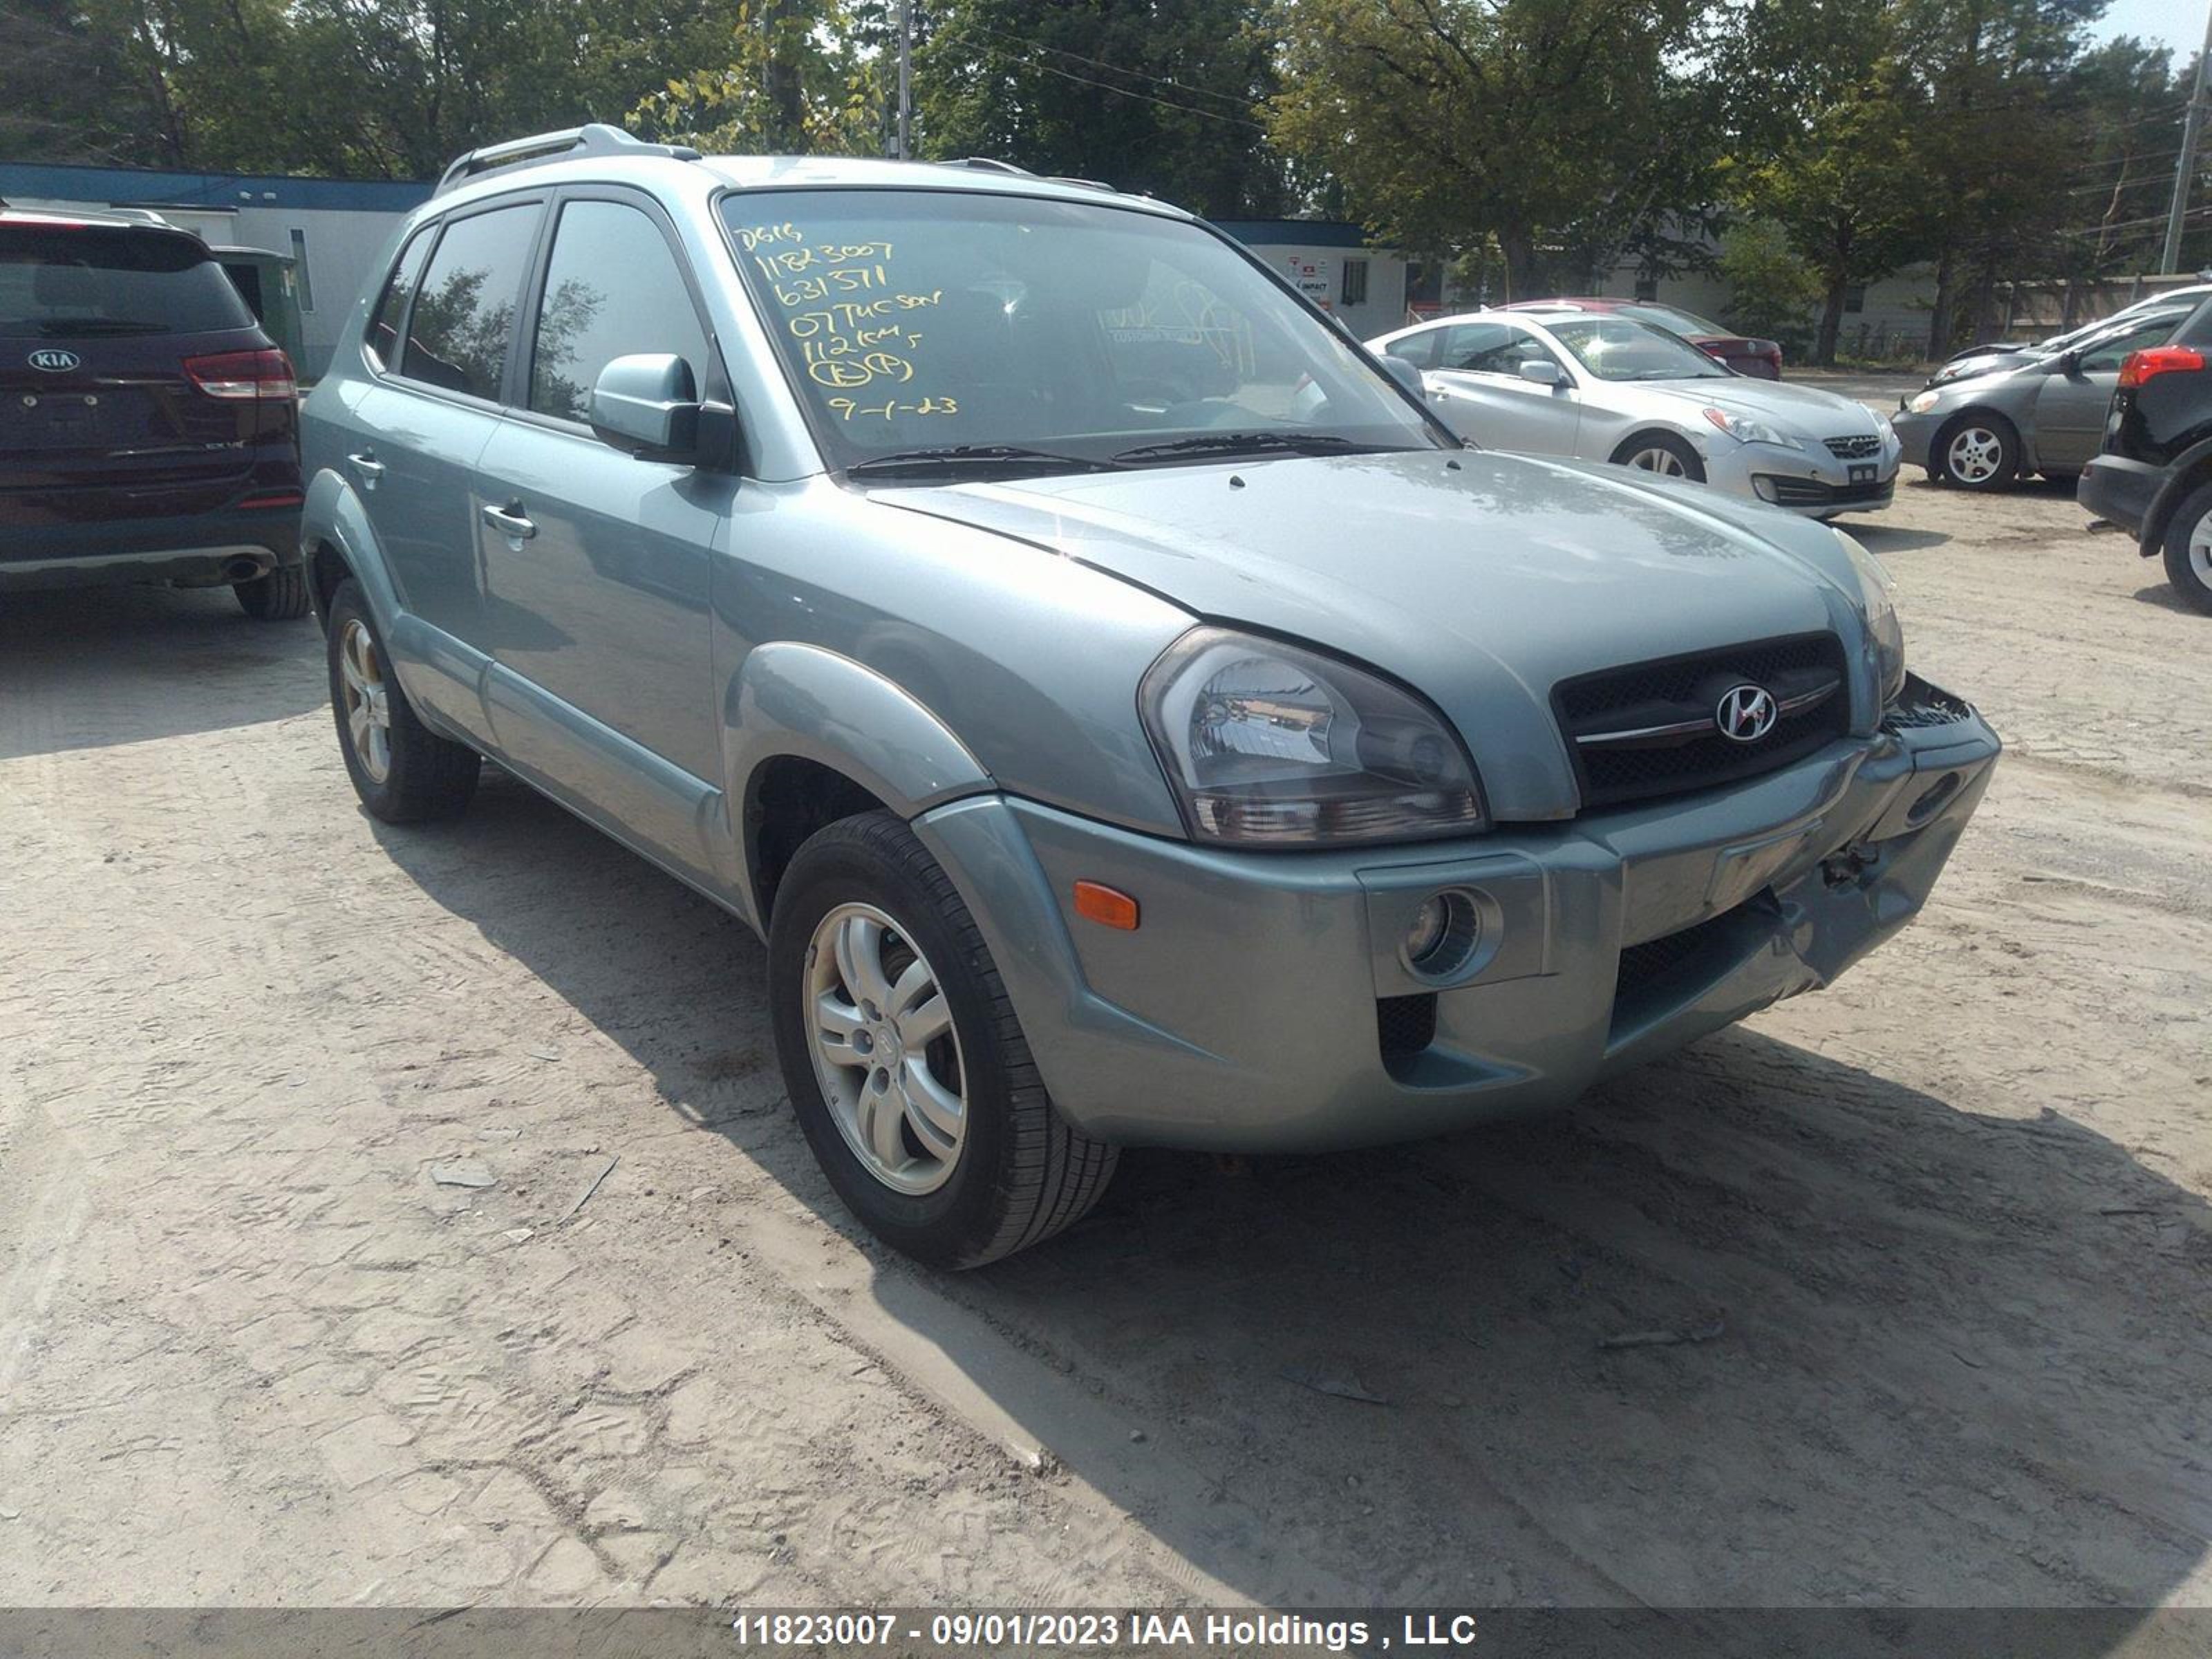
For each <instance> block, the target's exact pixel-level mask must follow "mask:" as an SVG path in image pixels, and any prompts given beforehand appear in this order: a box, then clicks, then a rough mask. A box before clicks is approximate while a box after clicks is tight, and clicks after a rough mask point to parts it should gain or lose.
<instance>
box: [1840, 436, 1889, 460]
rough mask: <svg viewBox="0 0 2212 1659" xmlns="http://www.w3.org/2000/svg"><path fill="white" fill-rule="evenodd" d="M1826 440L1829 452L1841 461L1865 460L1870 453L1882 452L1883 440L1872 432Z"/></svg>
mask: <svg viewBox="0 0 2212 1659" xmlns="http://www.w3.org/2000/svg"><path fill="white" fill-rule="evenodd" d="M1827 445H1828V453H1830V454H1831V455H1833V456H1834V457H1835V458H1836V459H1838V460H1839V461H1863V460H1864V459H1866V458H1867V457H1868V456H1869V455H1878V454H1880V453H1881V439H1880V438H1877V437H1876V436H1875V435H1874V434H1873V433H1871V432H1866V433H1862V434H1860V435H1858V436H1857V437H1855V438H1830V439H1828V440H1827Z"/></svg>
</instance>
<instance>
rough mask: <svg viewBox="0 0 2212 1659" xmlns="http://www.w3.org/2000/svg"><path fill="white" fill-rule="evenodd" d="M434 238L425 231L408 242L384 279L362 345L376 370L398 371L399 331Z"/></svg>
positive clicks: (417, 232) (404, 320)
mask: <svg viewBox="0 0 2212 1659" xmlns="http://www.w3.org/2000/svg"><path fill="white" fill-rule="evenodd" d="M433 235H434V233H433V232H432V231H431V230H429V229H428V228H425V229H422V230H418V231H416V233H415V234H413V235H412V236H410V237H409V238H408V239H407V246H405V247H404V248H402V249H401V250H400V251H399V258H398V262H397V263H396V264H393V266H392V275H391V276H389V277H387V278H386V280H385V284H384V292H383V293H382V294H380V295H378V296H377V301H376V309H375V311H374V312H373V313H370V316H369V319H368V337H367V338H366V339H364V340H363V341H362V344H363V345H364V346H366V347H367V348H368V357H369V361H370V362H373V363H374V364H375V365H376V366H377V367H378V368H381V369H386V370H390V371H392V372H394V373H396V372H398V368H399V356H400V353H399V331H400V329H401V327H402V326H403V325H404V324H405V322H406V319H407V302H408V301H410V300H411V299H413V298H414V297H415V289H416V286H417V285H418V284H419V283H421V282H422V262H423V261H424V260H425V259H427V258H429V257H430V243H431V240H432V239H433Z"/></svg>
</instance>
